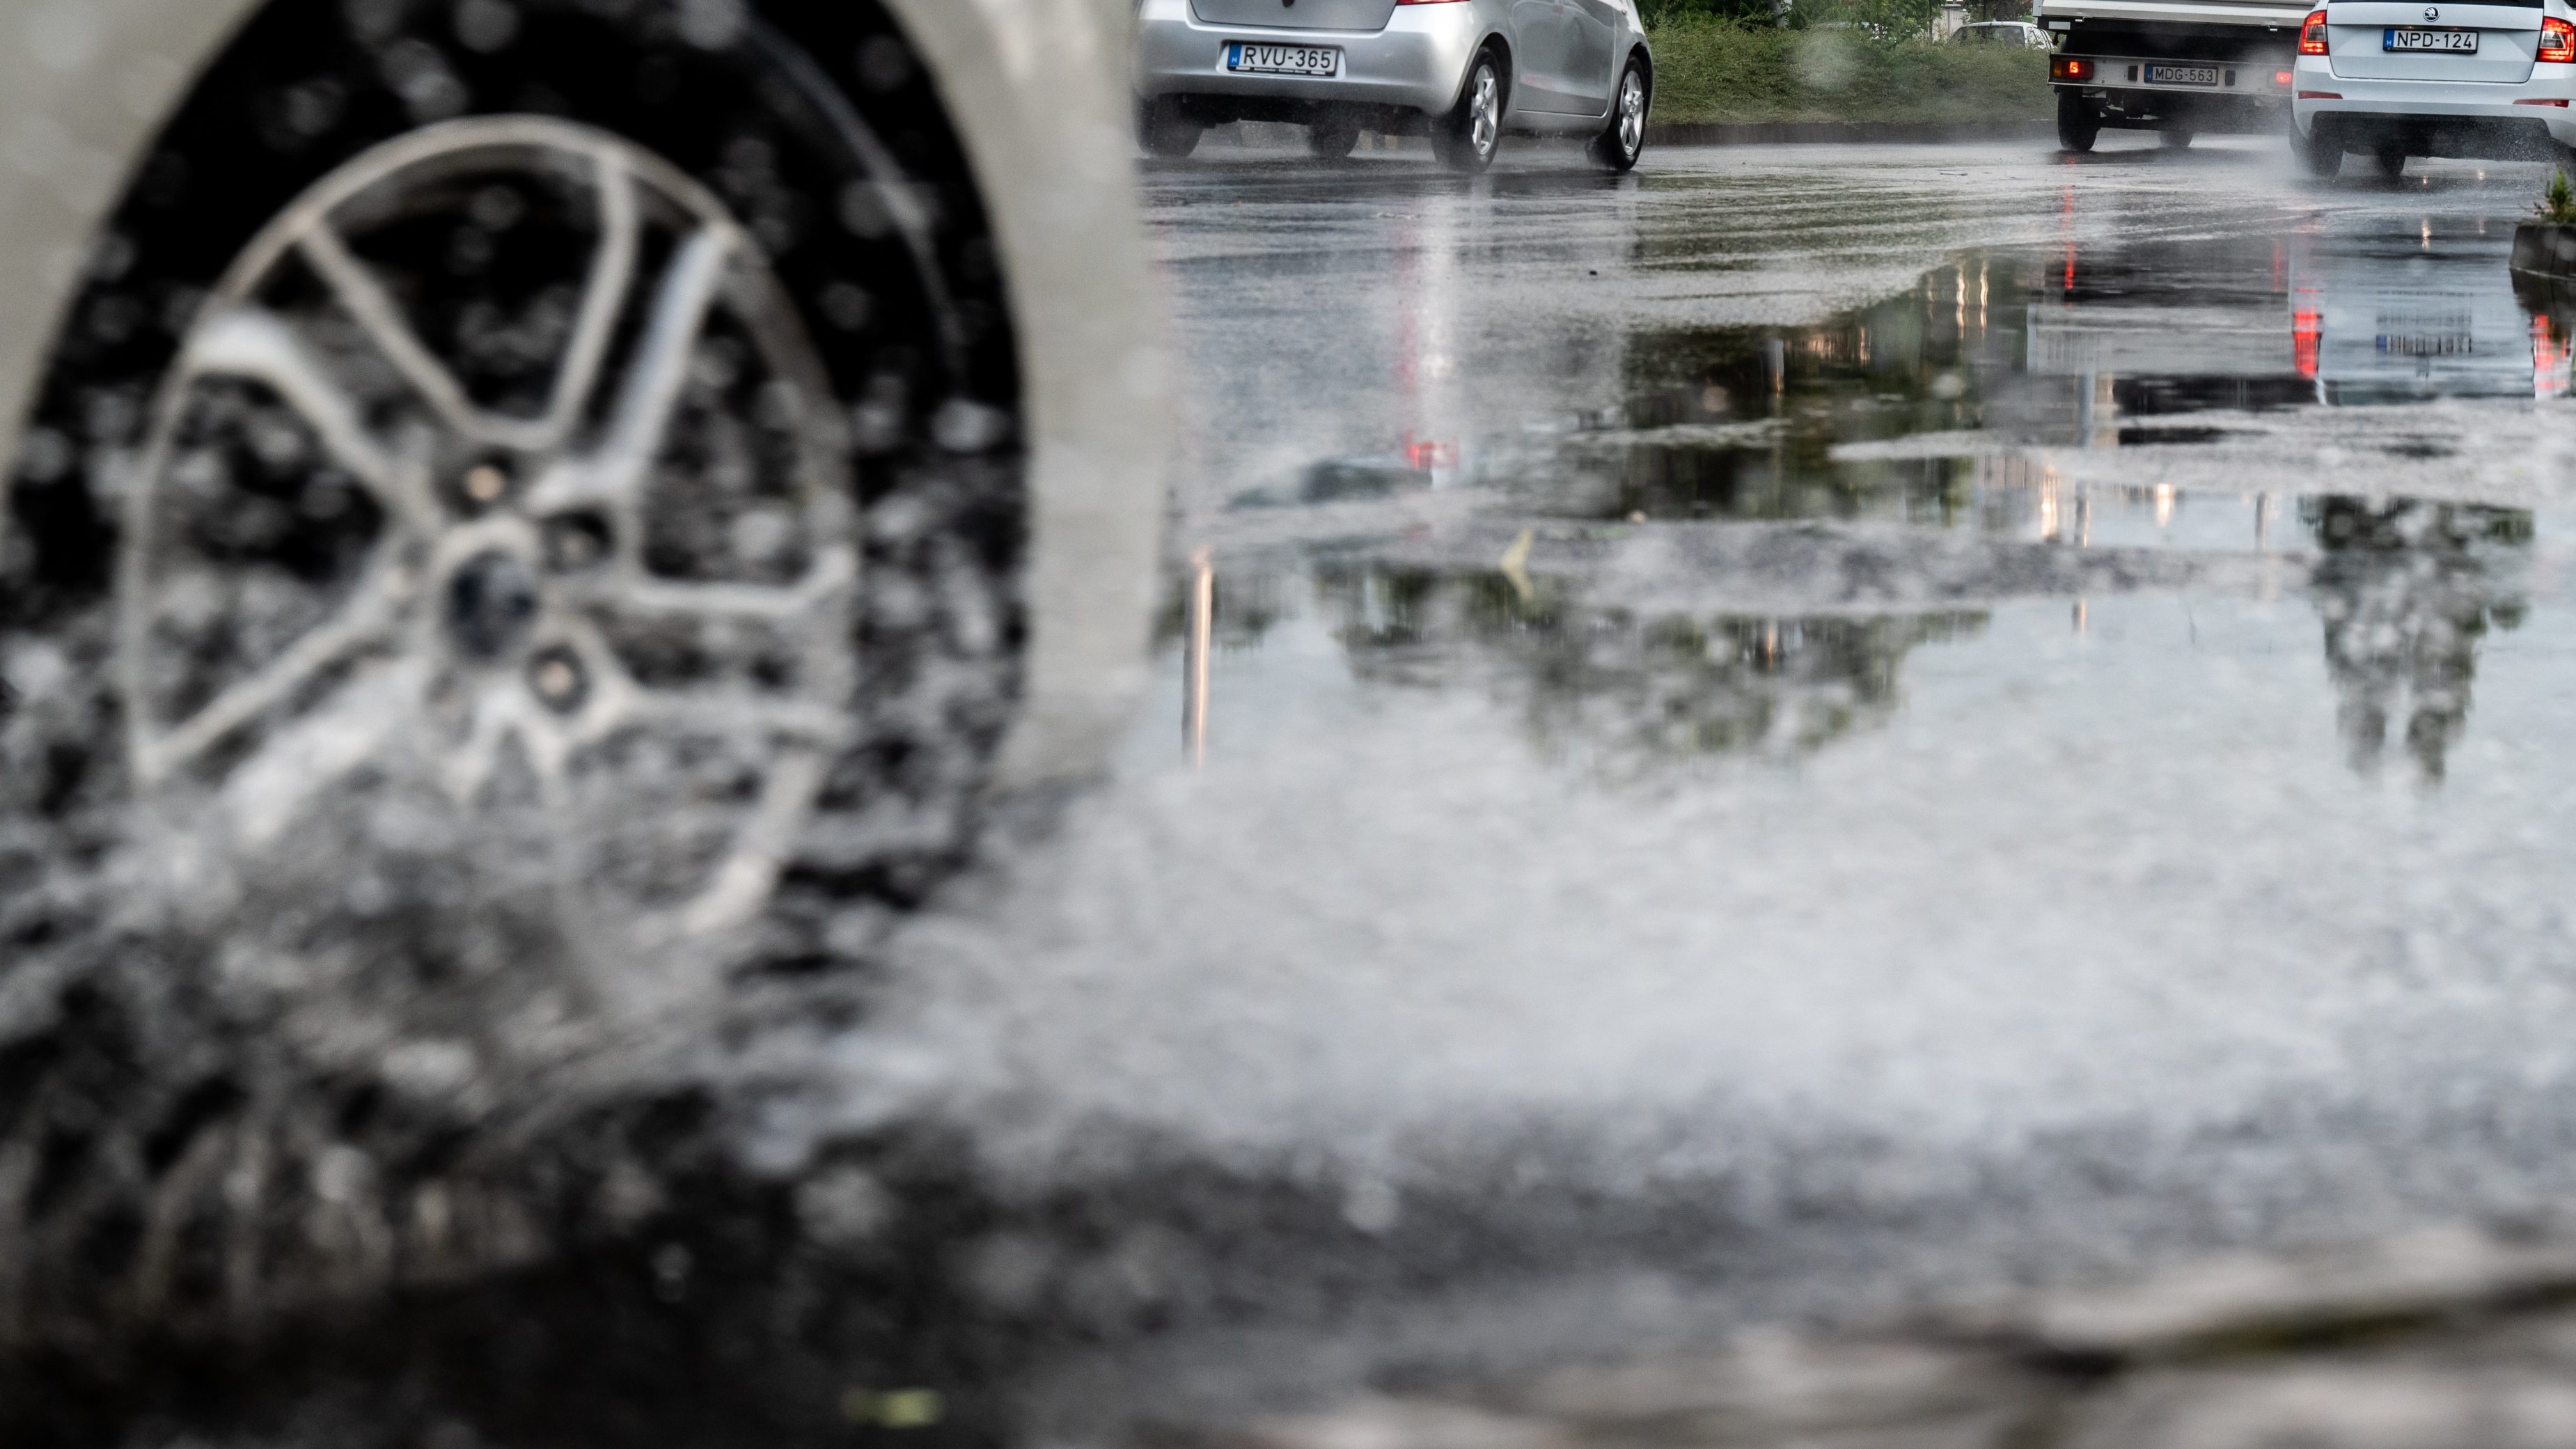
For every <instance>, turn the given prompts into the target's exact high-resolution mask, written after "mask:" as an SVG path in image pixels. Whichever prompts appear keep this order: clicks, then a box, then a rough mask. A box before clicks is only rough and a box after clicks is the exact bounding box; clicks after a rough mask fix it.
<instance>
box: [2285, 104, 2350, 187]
mask: <svg viewBox="0 0 2576 1449" xmlns="http://www.w3.org/2000/svg"><path fill="white" fill-rule="evenodd" d="M2290 154H2291V156H2292V157H2294V158H2295V159H2296V160H2297V161H2298V163H2299V169H2300V170H2302V171H2305V172H2306V173H2308V174H2309V175H2310V176H2313V177H2315V178H2317V179H2318V180H2320V181H2330V180H2332V179H2334V176H2335V174H2336V173H2337V172H2339V171H2341V170H2343V138H2342V137H2341V136H2339V135H2337V134H2336V133H2335V132H2334V131H2333V130H2332V129H2331V128H2330V127H2328V125H2327V124H2326V122H2325V121H2324V120H2323V119H2322V118H2320V119H2319V120H2318V121H2317V123H2316V126H2315V127H2314V129H2312V130H2310V131H2309V132H2308V133H2307V134H2306V135H2304V136H2303V135H2301V134H2299V128H2298V123H2297V122H2295V121H2293V122H2292V123H2291V125H2290Z"/></svg>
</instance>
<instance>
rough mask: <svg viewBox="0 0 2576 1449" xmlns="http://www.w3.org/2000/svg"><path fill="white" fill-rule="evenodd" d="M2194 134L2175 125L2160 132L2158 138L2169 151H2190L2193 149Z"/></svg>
mask: <svg viewBox="0 0 2576 1449" xmlns="http://www.w3.org/2000/svg"><path fill="white" fill-rule="evenodd" d="M2192 134H2193V133H2191V132H2189V131H2186V130H2183V129H2181V128H2180V127H2175V128H2172V129H2169V130H2165V131H2162V132H2159V133H2158V134H2157V139H2158V141H2159V143H2160V144H2162V145H2163V147H2164V148H2165V149H2166V150H2168V151H2188V150H2190V149H2191V143H2192Z"/></svg>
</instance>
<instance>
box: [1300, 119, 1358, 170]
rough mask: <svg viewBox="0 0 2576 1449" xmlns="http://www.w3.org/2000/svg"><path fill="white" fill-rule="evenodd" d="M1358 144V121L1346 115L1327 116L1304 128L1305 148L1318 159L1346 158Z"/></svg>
mask: <svg viewBox="0 0 2576 1449" xmlns="http://www.w3.org/2000/svg"><path fill="white" fill-rule="evenodd" d="M1359 144H1360V123H1359V122H1357V121H1354V120H1351V119H1350V118H1348V117H1346V116H1327V117H1325V118H1324V119H1322V120H1320V121H1317V122H1315V123H1314V124H1313V125H1311V126H1308V127H1307V128H1306V150H1307V151H1308V153H1310V154H1311V155H1313V156H1314V157H1315V159H1316V160H1318V161H1343V160H1348V159H1349V157H1350V154H1351V152H1352V150H1353V149H1355V148H1356V147H1358V145H1359Z"/></svg>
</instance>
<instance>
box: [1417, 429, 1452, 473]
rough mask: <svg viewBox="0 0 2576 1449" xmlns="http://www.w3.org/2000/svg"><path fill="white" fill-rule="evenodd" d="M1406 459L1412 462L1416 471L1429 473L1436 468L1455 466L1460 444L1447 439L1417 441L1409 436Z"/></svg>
mask: <svg viewBox="0 0 2576 1449" xmlns="http://www.w3.org/2000/svg"><path fill="white" fill-rule="evenodd" d="M1404 461H1405V462H1407V463H1409V464H1411V465H1412V467H1413V471H1414V472H1416V473H1428V472H1430V471H1431V470H1433V469H1434V468H1455V467H1457V466H1458V445H1457V444H1456V443H1454V442H1450V441H1446V440H1435V441H1430V442H1417V441H1415V440H1414V439H1412V438H1411V437H1407V438H1406V439H1405V441H1404Z"/></svg>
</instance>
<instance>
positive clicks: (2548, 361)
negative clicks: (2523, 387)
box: [2531, 312, 2576, 397]
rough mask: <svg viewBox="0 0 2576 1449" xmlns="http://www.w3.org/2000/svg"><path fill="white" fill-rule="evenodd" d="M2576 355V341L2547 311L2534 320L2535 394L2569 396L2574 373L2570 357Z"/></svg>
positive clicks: (2532, 385)
mask: <svg viewBox="0 0 2576 1449" xmlns="http://www.w3.org/2000/svg"><path fill="white" fill-rule="evenodd" d="M2571 356H2576V338H2571V337H2570V336H2569V335H2568V334H2567V330H2566V329H2565V328H2564V327H2562V326H2560V325H2559V323H2558V321H2557V319H2556V318H2554V317H2552V316H2550V315H2549V314H2548V313H2546V312H2541V313H2538V314H2535V315H2534V316H2533V317H2532V319H2531V395H2532V396H2533V397H2565V396H2566V395H2567V387H2568V381H2569V376H2568V374H2569V372H2570V366H2569V363H2570V358H2571Z"/></svg>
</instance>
